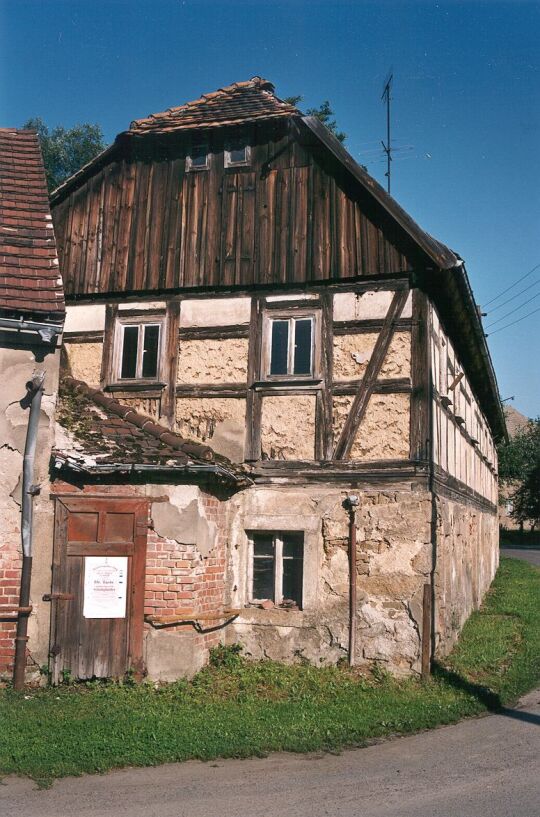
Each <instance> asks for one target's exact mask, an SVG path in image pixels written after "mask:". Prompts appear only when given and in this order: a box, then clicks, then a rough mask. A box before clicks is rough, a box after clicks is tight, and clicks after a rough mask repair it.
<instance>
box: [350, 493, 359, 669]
mask: <svg viewBox="0 0 540 817" xmlns="http://www.w3.org/2000/svg"><path fill="white" fill-rule="evenodd" d="M356 561H357V560H356V511H355V508H354V506H352V505H351V506H350V508H349V574H350V581H349V666H350V667H353V666H354V663H355V655H356V596H357V593H356V570H357V564H356Z"/></svg>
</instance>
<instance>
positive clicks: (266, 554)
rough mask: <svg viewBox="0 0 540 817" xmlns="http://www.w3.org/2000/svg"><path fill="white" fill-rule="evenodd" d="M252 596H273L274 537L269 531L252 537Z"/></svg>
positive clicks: (260, 597)
mask: <svg viewBox="0 0 540 817" xmlns="http://www.w3.org/2000/svg"><path fill="white" fill-rule="evenodd" d="M253 598H254V599H273V598H274V539H273V536H272V534H270V533H261V534H257V535H256V536H254V537H253Z"/></svg>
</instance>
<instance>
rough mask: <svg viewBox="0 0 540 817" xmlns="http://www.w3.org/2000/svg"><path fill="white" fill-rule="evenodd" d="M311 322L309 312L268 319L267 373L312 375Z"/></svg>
mask: <svg viewBox="0 0 540 817" xmlns="http://www.w3.org/2000/svg"><path fill="white" fill-rule="evenodd" d="M313 323H314V319H313V317H312V316H309V317H298V318H272V319H271V320H270V321H269V324H270V331H269V339H268V343H269V354H268V366H267V371H266V375H267V376H270V377H279V376H285V377H291V376H294V375H296V376H299V377H309V376H313V335H314V333H313Z"/></svg>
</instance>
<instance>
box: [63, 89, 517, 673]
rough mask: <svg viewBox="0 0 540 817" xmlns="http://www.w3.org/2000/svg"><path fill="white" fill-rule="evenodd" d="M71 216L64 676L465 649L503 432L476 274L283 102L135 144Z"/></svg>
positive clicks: (206, 110)
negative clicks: (241, 659)
mask: <svg viewBox="0 0 540 817" xmlns="http://www.w3.org/2000/svg"><path fill="white" fill-rule="evenodd" d="M52 208H53V218H54V225H55V230H56V236H57V241H58V247H59V255H60V260H61V267H62V272H63V276H64V285H65V292H66V299H67V322H66V327H65V335H64V373H65V377H64V386H63V398H62V399H63V404H62V408H61V413H60V424H61V434H62V439H61V440H60V441H59V442H58V444H57V448H56V451H55V455H54V472H55V481H54V495H55V503H56V538H55V544H54V554H55V555H54V561H53V588H52V589H53V598H56V599H59V600H57V601H56V603H55V604H54V609H53V622H52V630H51V633H52V634H51V656H52V659H51V660H52V662H53V670H54V674H55V677H58V676H59V674H60V673H61V672H62V671H63V670H69V671H70V672H71V673H73V674H74V675H78V676H79V677H91V676H94V675H95V676H102V675H119V674H122V673H123V672H125V671H127V670H129V669H135V670H137V671H140V672H146V673H148V674H149V675H150V676H151V677H153V678H157V679H170V678H175V677H178V676H180V675H184V674H190V673H193V672H194V671H195V670H196V669H197V668H198V667H200V666H202V665H203V664H204V662H205V661H206V659H207V655H208V649H209V647H211V646H212V645H215V644H217V643H219V642H224V643H232V642H240V643H241V644H242V645H243V648H244V651H245V653H246V654H248V655H251V656H253V657H264V656H268V657H272V658H276V659H280V660H290V661H292V660H298V659H299V658H304V659H308V660H309V661H312V662H314V663H316V664H325V663H331V662H336V661H338V660H339V659H340V658H343V657H346V656H347V654H348V651H349V650H352V654H351V656H350V657H351V660H352V661H353V662H355V663H357V664H370V663H372V662H373V661H378V662H384V664H385V665H386V666H387V667H388V668H389V669H390V670H391V671H393V672H397V673H408V672H418V671H419V670H420V667H421V659H422V650H424V658H425V657H426V655H427V656H428V658H429V657H430V656H433V655H435V654H444V653H445V652H446V651H448V649H449V648H450V646H451V645H452V644H453V642H454V640H455V638H456V636H457V634H458V633H459V630H460V628H461V626H462V624H463V623H464V621H465V620H466V618H467V617H468V615H469V614H470V612H471V611H472V610H473V609H475V608H476V607H478V605H479V604H480V602H481V600H482V597H483V595H484V593H485V591H486V590H487V588H488V587H489V585H490V583H491V580H492V578H493V575H494V572H495V570H496V567H497V559H498V557H497V513H496V501H497V500H496V495H497V459H496V452H495V445H494V440H496V439H497V438H499V437H501V436H503V435H504V434H505V426H504V418H503V415H502V412H501V407H500V401H499V396H498V391H497V385H496V380H495V376H494V372H493V367H492V364H491V361H490V356H489V352H488V349H487V346H486V341H485V337H484V333H483V331H482V326H481V322H480V318H479V315H478V311H477V308H476V305H475V302H474V298H473V295H472V292H471V289H470V286H469V282H468V279H467V275H466V272H465V268H464V265H463V261H462V260H461V259H460V257H459V256H458V255H457V254H456V253H455V252H453V251H451V250H449V249H448V248H447V247H446V246H444V245H443V244H441V243H439V242H438V241H436V240H435V239H433V238H432V237H431V236H430V235H428V234H427V233H426V232H424V231H423V230H422V229H421V228H420V227H419V226H418V225H417V224H416V223H415V222H414V221H413V220H412V219H411V217H410V216H408V215H407V213H405V212H404V211H403V209H402V208H401V207H400V206H399V205H398V204H397V202H396V201H395V200H394V199H392V198H391V197H390V196H389V195H387V193H386V192H385V191H384V190H383V189H382V188H381V187H380V186H379V185H378V184H377V182H375V181H374V179H372V178H371V177H370V176H369V175H368V173H367V172H365V170H363V169H362V168H361V167H360V166H359V165H358V164H357V163H356V162H355V161H354V160H353V159H352V158H351V156H350V155H349V154H348V153H347V151H346V150H345V149H344V147H343V146H342V145H341V144H340V143H339V142H338V141H337V140H336V139H335V138H334V136H333V135H332V134H331V133H330V132H329V131H328V130H327V129H326V128H325V127H324V126H323V125H322V124H321V123H320V122H319V121H318V120H317V119H314V118H312V117H304V116H303V115H302V114H301V113H300V112H299V111H298V110H297V109H296V108H294V107H293V106H292V105H290V104H288V103H286V102H283V101H281V100H280V99H279V98H278V97H277V96H276V95H275V93H274V88H273V86H272V85H271V83H269V82H267V81H266V80H263V79H260V78H258V77H255V78H253V79H251V80H249V81H247V82H238V83H235V84H233V85H231V86H228V87H226V88H222V89H220V90H218V91H216V92H214V93H209V94H205V95H204V96H202V97H201V98H200V99H198V100H196V101H194V102H190V103H187V104H185V105H182V106H180V107H177V108H170V109H169V110H167V111H165V112H163V113H159V114H154V115H152V116H149V117H147V118H145V119H139V120H136V121H134V122H133V123H132V124H131V127H130V128H129V130H127V131H126V132H124V133H121V134H120V135H119V136H118V137H117V138H116V140H115V142H114V144H113V145H111V147H109V148H108V149H107V150H106V151H105V152H104V153H102V154H101V155H100V156H98V157H97V158H96V159H95V160H94V161H92V162H91V163H90V164H89V165H87V166H85V167H84V168H82V170H81V171H79V172H78V173H77V174H75V175H74V176H73V177H72V178H71V179H70V180H69V181H67V182H66V183H65V184H63V185H62V186H61V187H60V188H59V189H58V190H56V192H55V193H54V195H53V197H52ZM355 497H356V499H357V500H358V505H357V506H356V510H354V507H355V506H354V502H355V501H356V500H355ZM351 518H352V519H353V523H354V524H351ZM354 534H356V547H354ZM351 541H352V543H353V544H352V546H351ZM351 566H352V569H351ZM63 594H64V595H63ZM63 598H65V599H67V600H62V599H63ZM351 627H352V628H353V629H352V630H351ZM351 636H352V638H351Z"/></svg>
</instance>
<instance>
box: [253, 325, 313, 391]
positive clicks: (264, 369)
mask: <svg viewBox="0 0 540 817" xmlns="http://www.w3.org/2000/svg"><path fill="white" fill-rule="evenodd" d="M306 318H309V319H310V320H311V371H310V372H309V374H294V372H293V371H292V370H293V368H294V336H295V329H293V331H292V335H291V326H293V327H294V322H295V321H297V320H305V319H306ZM273 321H289V333H288V349H287V373H286V374H270V365H271V362H272V323H273ZM321 379H322V376H321V311H320V309H294V310H291V309H286V310H277V309H276V310H274V309H273V310H272V311H267V312H265V313H264V315H263V331H262V354H261V371H260V380H261V382H265V383H273V382H283V381H287V382H288V383H291V382H293V383H294V382H299V383H306V382H308V383H310V382H312V381H314V380H315V381H320V380H321Z"/></svg>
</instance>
